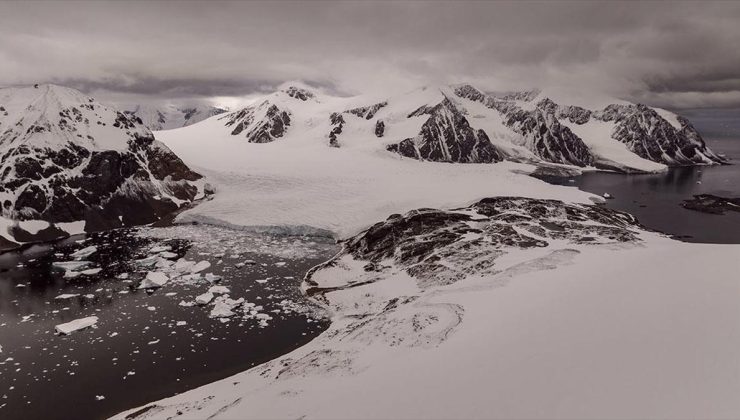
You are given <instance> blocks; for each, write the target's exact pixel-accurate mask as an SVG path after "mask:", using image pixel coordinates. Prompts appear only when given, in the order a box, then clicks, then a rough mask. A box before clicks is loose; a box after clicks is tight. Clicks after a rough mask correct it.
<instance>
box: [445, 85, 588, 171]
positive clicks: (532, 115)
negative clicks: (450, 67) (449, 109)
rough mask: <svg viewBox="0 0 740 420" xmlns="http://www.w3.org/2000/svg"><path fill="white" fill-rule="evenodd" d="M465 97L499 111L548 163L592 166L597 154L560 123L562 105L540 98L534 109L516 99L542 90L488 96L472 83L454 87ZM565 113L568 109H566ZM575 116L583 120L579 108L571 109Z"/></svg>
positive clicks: (522, 98)
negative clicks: (517, 103) (523, 105)
mask: <svg viewBox="0 0 740 420" xmlns="http://www.w3.org/2000/svg"><path fill="white" fill-rule="evenodd" d="M454 92H455V94H456V95H457V96H459V97H461V98H465V99H469V100H471V101H475V102H480V103H482V104H483V105H485V106H486V107H488V108H491V109H494V110H496V111H498V112H499V113H500V114H501V115H502V117H503V122H504V124H505V125H506V126H507V127H509V128H510V129H512V130H513V131H514V132H516V133H518V134H519V135H521V136H522V138H523V139H524V146H525V147H526V148H527V149H529V150H530V151H532V152H533V153H534V154H535V155H537V156H538V157H539V158H541V159H542V160H544V161H547V162H553V163H563V164H569V165H576V166H588V165H591V164H592V163H593V160H594V159H593V156H592V155H591V152H590V151H589V149H588V146H586V144H585V143H584V142H583V140H582V139H581V138H579V137H578V136H576V135H575V134H574V133H573V132H572V131H571V130H570V129H569V128H568V127H566V126H564V125H562V124H560V122H559V118H563V117H565V115H566V114H565V113H562V116H561V109H560V107H559V106H558V105H557V104H555V103H554V102H552V101H550V100H549V99H545V100H543V101H540V102H539V103H538V104H537V106H536V107H535V108H534V109H532V110H525V109H523V108H521V107H519V106H517V105H516V104H515V103H514V101H531V100H533V99H534V98H535V97H536V96H537V95H538V94H539V91H528V92H521V93H517V94H510V95H506V96H504V97H503V98H502V99H497V98H494V97H492V96H490V95H487V94H485V93H483V92H481V91H479V90H478V89H476V88H474V87H472V86H470V85H462V86H458V87H457V88H456V89H455V90H454ZM564 112H565V111H564ZM567 112H568V113H570V114H572V118H574V119H582V118H583V116H582V115H581V113H580V112H579V110H578V109H575V108H571V109H568V110H567Z"/></svg>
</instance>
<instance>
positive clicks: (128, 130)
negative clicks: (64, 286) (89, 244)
mask: <svg viewBox="0 0 740 420" xmlns="http://www.w3.org/2000/svg"><path fill="white" fill-rule="evenodd" d="M0 106H2V108H3V109H4V110H5V111H2V114H0V133H1V134H0V156H2V160H1V163H0V202H1V203H2V217H3V218H5V219H10V220H15V221H18V220H20V221H23V220H41V221H46V222H48V223H50V225H49V227H48V228H47V229H45V230H43V231H40V232H38V234H34V235H41V237H44V238H46V239H49V238H52V237H58V236H64V234H65V231H64V229H62V228H60V227H59V226H61V225H59V226H57V225H58V224H62V225H63V224H68V223H81V224H82V225H84V228H85V229H86V230H87V231H93V230H99V229H104V228H110V227H119V226H124V225H132V224H140V223H151V222H153V221H156V220H158V218H160V217H162V216H164V215H166V214H167V213H169V212H172V211H174V210H176V209H178V208H179V207H180V206H182V205H184V204H186V203H188V202H191V201H193V200H194V199H195V198H196V197H197V196H198V195H199V193H200V191H199V184H197V183H196V182H195V181H197V180H198V179H200V175H198V174H197V173H195V172H193V171H191V170H190V169H189V168H188V167H187V166H186V165H185V164H184V163H183V162H182V161H181V160H180V159H178V158H177V156H175V155H174V154H173V153H172V152H171V151H170V150H169V149H168V148H167V147H166V146H164V145H163V144H161V143H159V142H157V141H156V140H155V139H154V136H153V135H152V133H151V131H149V129H147V128H146V127H145V126H144V125H143V123H142V121H141V119H140V118H138V117H135V116H132V115H130V114H125V113H123V112H120V111H117V110H114V109H111V108H108V107H106V106H104V105H101V104H99V103H98V102H96V101H95V100H93V99H92V98H89V97H87V96H86V95H83V94H82V93H81V92H78V91H75V90H73V89H68V88H64V87H61V86H54V85H40V86H39V87H38V88H35V87H21V88H4V89H0ZM6 234H9V235H10V237H12V238H15V239H16V240H19V241H30V240H34V239H35V238H34V235H30V234H28V233H27V232H26V233H24V232H23V231H22V229H19V228H13V232H0V235H3V236H6Z"/></svg>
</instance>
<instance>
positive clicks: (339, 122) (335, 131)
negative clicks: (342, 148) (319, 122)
mask: <svg viewBox="0 0 740 420" xmlns="http://www.w3.org/2000/svg"><path fill="white" fill-rule="evenodd" d="M329 121H330V122H331V125H332V129H331V131H329V146H330V147H339V140H338V139H337V136H338V135H340V134H341V133H342V128H343V127H344V123H345V121H344V117H342V114H339V113H336V112H335V113H333V114H331V116H330V117H329Z"/></svg>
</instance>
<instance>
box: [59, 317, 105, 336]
mask: <svg viewBox="0 0 740 420" xmlns="http://www.w3.org/2000/svg"><path fill="white" fill-rule="evenodd" d="M97 322H98V317H96V316H88V317H86V318H80V319H75V320H74V321H69V322H67V323H64V324H59V325H57V326H56V327H54V329H55V330H56V332H57V333H59V334H71V333H73V332H75V331H77V330H81V329H83V328H88V327H92V326H93V325H95V324H97Z"/></svg>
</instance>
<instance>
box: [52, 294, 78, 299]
mask: <svg viewBox="0 0 740 420" xmlns="http://www.w3.org/2000/svg"><path fill="white" fill-rule="evenodd" d="M77 296H79V294H77V293H62V294H61V295H59V296H56V297H54V299H59V300H64V299H72V298H74V297H77Z"/></svg>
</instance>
